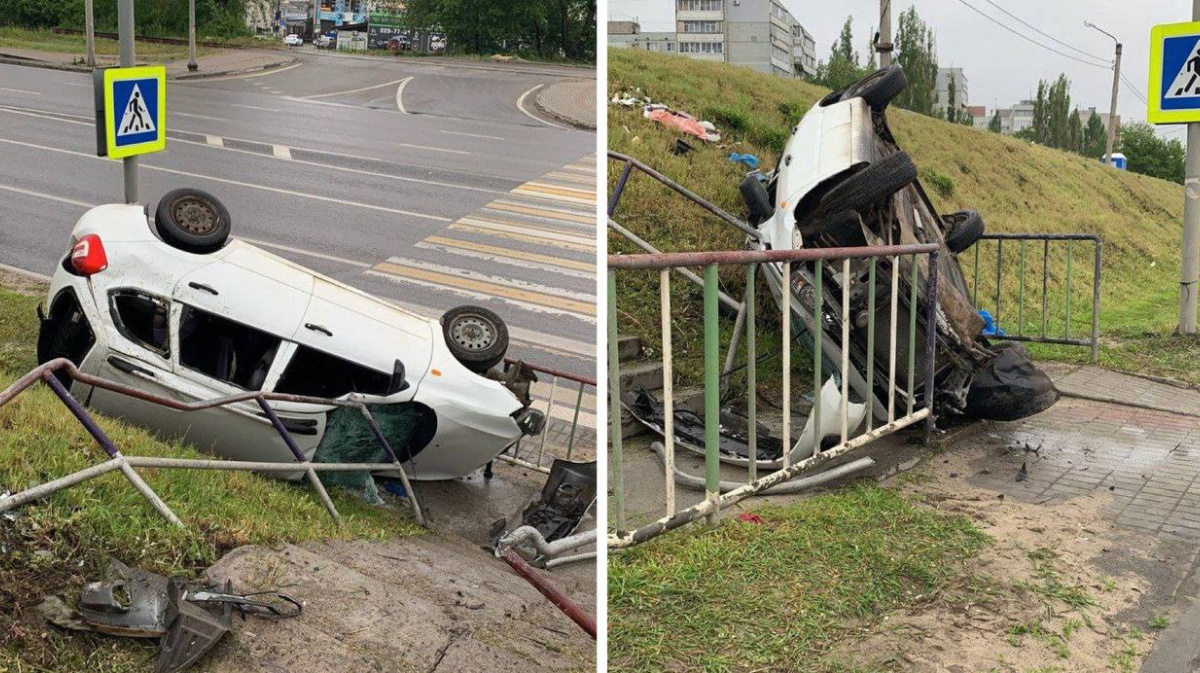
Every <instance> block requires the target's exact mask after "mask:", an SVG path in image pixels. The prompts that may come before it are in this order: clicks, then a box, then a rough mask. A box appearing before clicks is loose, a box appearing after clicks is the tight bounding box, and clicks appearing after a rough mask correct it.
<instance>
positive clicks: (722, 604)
mask: <svg viewBox="0 0 1200 673" xmlns="http://www.w3.org/2000/svg"><path fill="white" fill-rule="evenodd" d="M755 511H756V512H757V513H758V514H760V515H761V516H762V518H763V520H764V523H763V524H762V525H757V524H753V523H747V522H741V521H737V520H726V521H723V522H722V523H720V524H718V525H717V526H715V527H712V528H705V527H702V526H694V527H691V528H689V529H686V530H683V531H679V532H675V533H672V534H670V535H666V536H663V537H661V538H658V539H656V540H654V541H651V542H648V543H646V544H644V545H641V546H640V547H637V548H636V549H633V550H631V551H629V552H624V553H621V554H619V555H616V554H615V555H613V556H610V558H609V570H608V591H609V640H608V643H609V649H608V651H609V659H610V663H609V668H610V670H614V671H664V670H701V669H703V670H707V671H726V670H796V669H795V666H796V662H801V661H803V662H805V665H804V667H803V670H806V671H820V670H834V669H837V668H838V667H839V666H840V665H841V664H840V663H839V662H837V661H835V660H833V659H830V658H827V655H828V647H829V646H830V645H831V644H833V643H834V642H836V641H837V640H838V639H839V638H841V637H844V636H845V635H847V634H849V633H851V632H853V631H855V630H858V629H861V628H862V627H863V625H864V624H870V623H873V622H875V621H876V620H877V619H878V618H879V616H880V615H881V614H883V613H884V612H885V611H886V610H888V609H890V608H894V607H897V606H900V605H904V604H911V603H913V602H915V601H918V600H931V598H932V597H934V596H936V595H937V594H938V593H939V592H940V591H941V590H942V589H943V587H945V586H946V584H947V583H948V582H950V581H951V580H954V579H956V578H958V576H959V575H960V574H961V569H962V562H963V561H965V560H966V559H969V558H971V557H972V556H974V555H975V554H976V552H977V551H978V550H979V549H980V548H981V547H982V545H984V544H985V543H986V540H987V539H986V537H985V536H984V535H983V534H982V533H980V532H978V531H977V530H976V529H975V528H974V527H973V526H972V525H971V524H970V522H969V521H968V520H967V519H966V518H965V517H961V516H947V515H944V514H940V513H937V512H934V511H933V510H930V509H927V508H923V507H918V506H916V505H914V504H912V503H910V502H909V501H907V500H906V499H905V498H904V497H902V496H901V495H899V494H898V493H897V492H895V491H893V490H891V489H887V488H883V487H880V486H878V485H875V484H873V483H865V482H864V483H858V484H855V485H852V486H848V487H846V488H844V489H841V490H840V491H838V492H836V493H833V494H829V495H823V496H820V497H815V498H810V499H807V500H804V501H801V502H799V503H795V504H791V505H787V506H783V507H780V506H772V505H768V506H764V507H762V508H760V509H757V510H755ZM849 532H852V534H850V533H849Z"/></svg>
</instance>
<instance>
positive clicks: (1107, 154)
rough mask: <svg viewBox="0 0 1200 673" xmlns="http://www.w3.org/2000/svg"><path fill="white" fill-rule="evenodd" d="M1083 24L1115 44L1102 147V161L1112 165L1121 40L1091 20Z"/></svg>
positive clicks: (1119, 78) (1119, 80)
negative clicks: (1115, 49)
mask: <svg viewBox="0 0 1200 673" xmlns="http://www.w3.org/2000/svg"><path fill="white" fill-rule="evenodd" d="M1083 25H1085V26H1087V27H1088V28H1091V29H1093V30H1096V31H1099V32H1101V33H1104V34H1105V35H1107V36H1109V37H1111V38H1112V41H1113V42H1115V43H1116V45H1117V54H1116V57H1115V58H1114V59H1113V87H1112V104H1111V105H1110V106H1109V108H1108V144H1107V146H1106V147H1105V149H1104V163H1106V164H1108V165H1109V166H1111V165H1112V152H1113V137H1114V136H1115V135H1116V130H1117V88H1118V87H1119V86H1120V84H1121V41H1120V40H1118V39H1117V37H1116V36H1115V35H1113V34H1112V33H1110V32H1108V31H1106V30H1104V29H1103V28H1100V27H1099V26H1097V25H1096V24H1094V23H1092V22H1091V21H1084V22H1083Z"/></svg>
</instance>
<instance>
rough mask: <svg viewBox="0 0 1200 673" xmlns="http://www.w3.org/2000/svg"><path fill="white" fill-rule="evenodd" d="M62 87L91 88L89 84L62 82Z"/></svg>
mask: <svg viewBox="0 0 1200 673" xmlns="http://www.w3.org/2000/svg"><path fill="white" fill-rule="evenodd" d="M63 85H64V86H85V87H87V88H89V89H91V88H93V86H92V85H91V84H82V83H80V82H63Z"/></svg>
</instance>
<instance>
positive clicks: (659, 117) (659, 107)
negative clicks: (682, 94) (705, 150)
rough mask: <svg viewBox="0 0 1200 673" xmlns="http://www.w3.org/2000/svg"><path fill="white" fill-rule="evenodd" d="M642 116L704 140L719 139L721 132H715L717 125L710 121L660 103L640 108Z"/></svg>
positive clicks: (714, 140)
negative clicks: (701, 119)
mask: <svg viewBox="0 0 1200 673" xmlns="http://www.w3.org/2000/svg"><path fill="white" fill-rule="evenodd" d="M642 116H643V117H645V118H646V119H649V120H651V121H656V122H658V123H659V124H662V125H663V126H668V127H670V128H673V129H676V130H678V131H682V132H684V133H687V134H689V135H693V136H696V137H697V138H699V139H701V140H704V141H706V142H716V141H718V140H720V139H721V134H719V133H717V127H716V126H713V124H712V122H706V121H700V120H699V119H696V118H695V117H693V116H692V115H690V114H688V113H686V112H683V111H680V110H672V109H671V108H669V107H667V106H666V105H663V104H662V103H651V104H650V105H647V106H646V107H644V108H643V109H642Z"/></svg>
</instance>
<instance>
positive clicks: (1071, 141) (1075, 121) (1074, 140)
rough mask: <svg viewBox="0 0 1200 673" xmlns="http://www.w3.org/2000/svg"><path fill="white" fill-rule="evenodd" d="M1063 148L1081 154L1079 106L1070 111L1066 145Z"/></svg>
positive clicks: (1081, 126) (1081, 137) (1081, 139)
mask: <svg viewBox="0 0 1200 673" xmlns="http://www.w3.org/2000/svg"><path fill="white" fill-rule="evenodd" d="M1064 149H1068V150H1071V151H1072V152H1076V153H1078V154H1083V122H1081V121H1079V108H1075V110H1074V111H1073V112H1071V119H1070V120H1069V121H1068V122H1067V146H1066V147H1065V148H1064Z"/></svg>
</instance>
